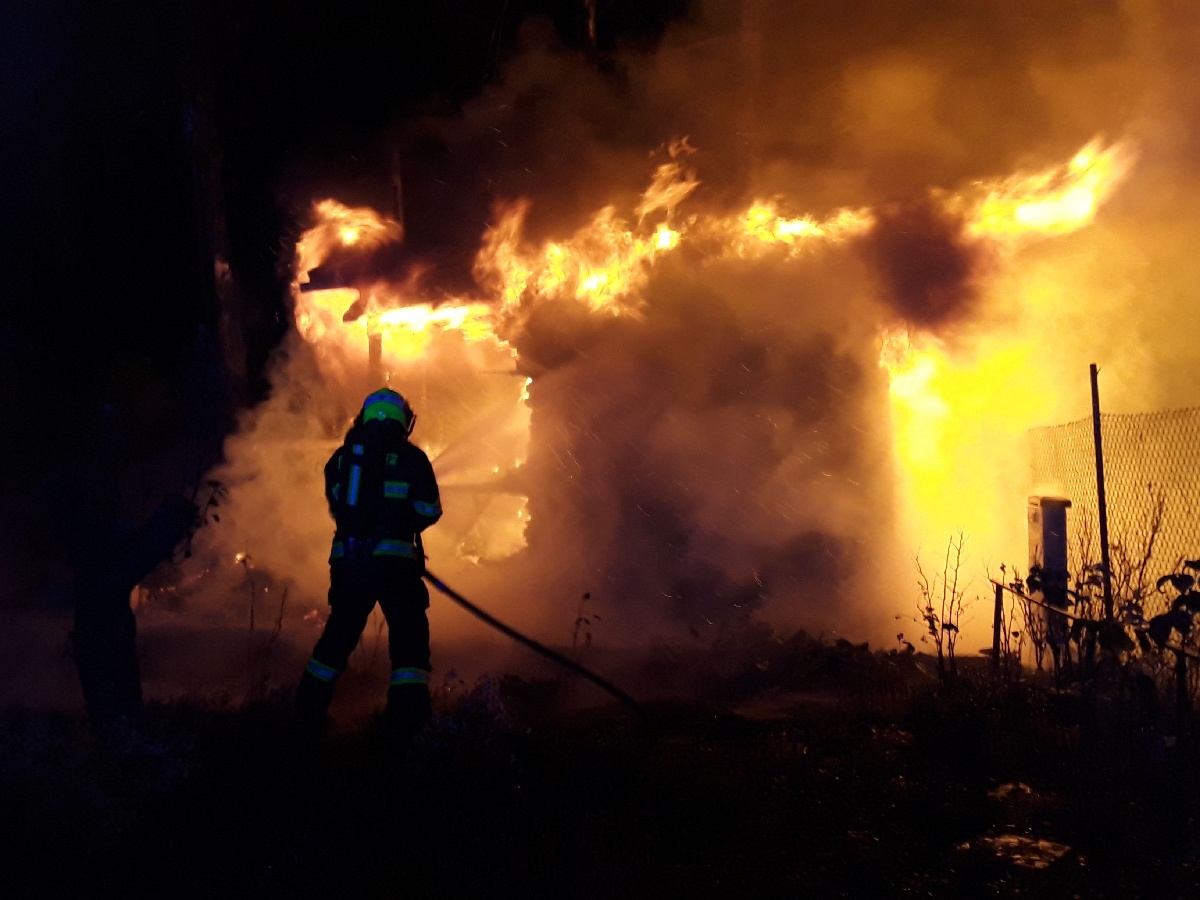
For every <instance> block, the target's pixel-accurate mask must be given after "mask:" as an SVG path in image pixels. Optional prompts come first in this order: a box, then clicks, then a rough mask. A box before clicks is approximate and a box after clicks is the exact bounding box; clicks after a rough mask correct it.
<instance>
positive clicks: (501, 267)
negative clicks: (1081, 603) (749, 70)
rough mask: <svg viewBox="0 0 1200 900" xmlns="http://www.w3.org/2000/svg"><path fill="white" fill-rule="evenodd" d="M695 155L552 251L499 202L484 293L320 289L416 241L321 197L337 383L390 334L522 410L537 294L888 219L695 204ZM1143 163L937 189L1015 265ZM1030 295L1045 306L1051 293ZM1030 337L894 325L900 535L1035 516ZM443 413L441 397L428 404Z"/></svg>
mask: <svg viewBox="0 0 1200 900" xmlns="http://www.w3.org/2000/svg"><path fill="white" fill-rule="evenodd" d="M691 154H692V149H691V147H690V146H688V145H687V143H686V141H683V142H678V143H677V144H675V145H673V146H672V148H671V151H670V159H669V161H668V162H665V163H663V164H662V165H660V166H659V168H658V169H657V170H656V172H655V173H654V175H653V177H652V180H651V183H650V185H649V187H648V188H647V190H646V191H645V192H644V194H643V195H642V197H641V199H640V201H639V203H638V204H637V205H636V207H635V208H634V209H633V210H632V211H631V212H632V215H631V216H630V217H629V218H625V217H624V216H622V214H621V213H620V211H619V210H618V209H616V208H615V207H612V206H607V207H604V208H602V209H600V210H599V211H597V212H596V213H595V214H594V215H593V216H592V217H591V218H590V220H589V221H587V222H586V224H584V225H583V226H582V227H580V228H579V229H578V230H576V231H575V232H574V233H573V234H570V235H568V236H566V237H564V238H561V239H559V240H554V241H549V242H546V243H544V244H540V245H538V244H534V243H531V242H530V241H528V240H527V239H526V237H525V230H524V223H525V218H526V215H527V213H528V209H529V207H528V204H527V203H526V202H525V201H523V200H520V201H516V202H512V203H508V204H506V205H503V206H500V207H498V210H497V216H496V220H495V222H494V224H493V225H492V226H491V227H490V228H489V229H488V231H487V232H486V234H485V235H484V238H483V243H482V246H481V248H480V250H479V252H478V255H477V257H476V260H475V264H474V274H475V278H476V281H477V283H478V284H479V286H480V288H481V290H482V293H481V294H480V295H478V296H471V297H451V298H445V297H442V298H436V299H434V298H430V297H427V296H424V295H423V293H422V291H421V286H420V280H419V275H418V276H407V280H402V279H400V278H399V277H397V279H395V280H390V279H384V280H379V279H369V280H367V281H366V282H365V283H361V284H344V285H339V286H338V287H336V288H334V289H329V290H307V289H305V288H306V282H307V281H308V273H309V272H310V271H312V270H313V269H316V268H317V267H319V266H323V265H326V264H330V263H336V262H337V260H338V259H339V258H343V257H346V256H355V255H357V254H369V253H371V252H373V251H375V250H377V249H378V248H379V247H381V246H384V245H387V244H388V243H394V242H398V241H400V240H401V239H402V236H403V235H402V229H400V227H399V225H398V224H397V223H395V222H392V221H390V220H388V219H386V218H384V217H382V216H379V215H377V214H376V213H374V212H373V211H371V210H367V209H350V208H347V207H344V206H342V205H340V204H338V203H336V202H335V201H331V200H326V201H322V202H321V203H318V204H317V205H316V206H315V207H314V210H313V213H314V220H315V224H314V225H313V227H312V228H311V229H310V230H309V231H307V232H305V234H304V235H303V237H302V238H301V240H300V243H299V245H298V247H297V279H296V286H295V287H296V290H295V298H296V324H297V328H298V330H299V331H300V333H301V335H303V337H304V338H305V339H306V340H307V341H309V342H310V343H312V344H313V345H315V346H316V348H317V350H318V353H319V355H320V357H321V359H322V361H323V365H324V366H325V368H326V370H327V371H328V372H329V373H330V374H332V375H333V376H334V377H336V378H338V379H342V380H344V381H347V382H350V383H361V382H362V374H363V372H364V371H365V367H366V363H367V360H368V357H369V354H370V353H371V352H372V351H371V350H370V347H371V343H372V340H375V341H376V343H377V346H378V348H379V349H378V350H377V351H376V352H377V353H378V354H379V357H380V359H379V364H380V366H381V371H382V372H383V373H385V374H387V373H390V374H391V376H392V377H393V378H397V379H400V380H402V381H404V382H405V383H406V384H411V383H417V382H420V381H421V379H425V381H428V379H429V374H428V371H427V370H422V371H419V370H420V367H421V366H423V365H425V364H426V363H427V362H428V361H429V360H431V359H435V358H436V359H438V360H439V361H440V362H441V363H445V361H446V360H447V359H449V358H451V357H452V358H453V359H454V361H455V362H454V365H457V366H459V367H465V369H466V370H467V371H470V372H473V373H475V375H476V376H477V377H476V378H475V380H473V381H470V382H469V383H463V382H462V381H461V377H460V376H461V372H462V370H461V369H460V371H458V372H457V373H456V376H455V377H456V378H458V379H459V383H460V391H459V393H458V394H457V395H456V399H455V407H454V408H455V409H456V410H458V411H459V412H461V411H462V410H463V409H464V408H477V407H480V406H481V407H484V408H487V409H492V408H494V407H495V406H496V405H497V404H498V405H500V406H503V405H504V404H506V403H507V404H510V405H511V406H512V408H513V409H519V410H522V411H524V409H525V400H526V399H527V398H528V387H529V385H528V381H527V380H526V379H525V378H524V376H517V375H516V369H515V367H514V360H515V353H514V351H513V349H512V348H511V347H510V345H509V344H508V342H507V341H506V340H505V337H504V335H505V334H507V333H509V332H508V331H507V329H508V328H511V327H513V326H514V324H515V325H519V324H520V323H521V322H522V321H523V320H524V319H525V318H526V317H527V316H528V315H529V314H530V313H531V311H532V310H534V309H535V308H537V307H538V306H539V305H540V304H543V303H550V302H567V303H575V304H580V305H581V306H582V307H583V308H585V309H587V310H589V311H591V312H593V313H596V314H601V315H612V316H637V315H638V314H639V311H640V309H641V307H642V303H643V302H644V301H643V292H644V288H645V287H646V285H647V284H648V283H649V281H650V279H651V277H652V274H653V272H654V269H655V266H656V265H657V263H658V262H659V260H661V259H662V258H664V257H665V256H667V255H669V254H672V253H675V252H677V251H678V250H679V248H680V247H683V246H688V247H689V248H691V250H692V251H693V252H694V254H695V256H696V258H697V259H698V260H700V261H701V262H703V260H706V259H708V260H713V259H732V258H737V259H762V258H769V257H776V258H788V257H792V256H796V255H798V254H802V253H808V252H812V251H815V250H817V249H819V248H821V247H824V246H828V245H831V244H838V243H845V242H852V241H854V240H857V239H859V238H862V237H864V236H867V235H869V234H870V233H871V231H872V229H873V228H874V226H875V223H876V215H875V213H874V211H873V210H871V209H869V208H844V209H839V210H834V211H832V212H830V213H827V214H825V215H823V216H815V215H811V214H804V213H801V212H798V211H795V209H794V208H793V207H792V204H790V203H789V202H788V201H787V199H786V198H779V197H773V198H756V199H754V200H752V201H751V202H750V203H749V204H748V205H746V206H745V207H743V208H742V209H735V210H733V211H726V212H718V213H714V212H707V213H706V212H703V211H692V212H688V213H687V214H684V212H683V210H684V209H685V207H686V206H687V205H688V204H695V196H696V189H697V187H698V186H699V180H698V178H697V177H696V174H695V172H694V170H693V169H692V168H691V167H690V158H691ZM1132 161H1133V153H1132V151H1131V149H1130V147H1129V146H1128V145H1127V144H1124V143H1113V144H1107V145H1106V144H1104V143H1103V142H1101V141H1099V140H1096V141H1092V142H1091V143H1089V144H1087V145H1086V146H1085V147H1083V148H1082V149H1081V150H1080V151H1079V152H1078V153H1076V154H1075V155H1074V156H1072V157H1071V158H1070V159H1069V160H1068V161H1067V162H1065V163H1062V164H1058V165H1054V166H1052V167H1049V168H1047V169H1045V170H1043V171H1038V172H1032V173H1018V174H1016V175H1012V176H1008V177H1005V178H1001V179H997V180H994V181H990V182H980V183H976V184H972V185H968V186H967V187H966V188H965V189H964V190H962V191H959V192H957V193H947V192H935V193H933V194H932V195H931V198H932V200H933V202H934V203H936V204H940V206H941V207H942V208H944V209H945V210H946V211H947V212H948V213H952V214H953V216H954V217H955V218H956V220H958V221H961V222H963V223H964V224H963V229H964V240H968V241H972V242H976V243H978V244H980V245H986V246H987V247H989V248H991V251H992V252H993V254H994V255H996V256H997V257H1000V258H1007V257H1008V256H1010V255H1011V254H1013V253H1015V252H1016V251H1017V250H1019V249H1020V248H1021V247H1023V246H1025V245H1027V244H1028V243H1030V242H1032V241H1035V240H1039V239H1044V238H1048V237H1054V236H1058V235H1064V234H1068V233H1070V232H1073V231H1075V230H1078V229H1080V228H1082V227H1084V226H1086V225H1088V224H1089V223H1090V222H1092V220H1093V219H1094V217H1095V216H1096V214H1097V211H1098V210H1099V208H1100V207H1101V205H1102V204H1103V203H1104V201H1105V200H1106V199H1107V198H1108V197H1109V196H1111V195H1112V193H1113V192H1114V191H1115V190H1116V189H1117V187H1118V186H1119V185H1120V184H1121V182H1122V180H1123V179H1124V177H1125V176H1126V174H1127V173H1128V172H1129V170H1130V167H1131V165H1132ZM1026 300H1027V302H1029V303H1036V302H1044V301H1043V300H1042V299H1041V298H1040V297H1039V296H1031V297H1028V298H1026ZM1018 331H1019V330H1018ZM1018 331H1013V332H1012V334H1005V333H1003V332H996V333H992V334H985V335H977V336H975V338H974V339H973V340H971V341H968V342H965V343H961V344H958V345H950V344H947V343H945V342H944V341H943V340H942V339H941V338H939V337H937V336H936V335H933V334H926V333H920V332H916V331H910V330H906V329H905V328H903V327H899V328H897V327H895V326H887V327H886V328H885V329H884V330H883V332H882V333H881V336H880V339H881V343H882V350H881V353H880V365H881V366H883V367H884V369H885V370H886V371H887V373H888V376H889V381H890V396H891V404H892V414H893V427H894V447H895V454H896V460H897V471H898V480H899V492H900V496H899V498H898V499H899V505H900V508H901V510H902V520H903V523H904V533H903V538H902V539H903V540H904V541H905V542H907V543H908V544H909V545H910V546H911V547H913V548H915V547H916V546H918V545H921V544H932V543H934V542H937V543H941V542H944V541H945V539H946V537H947V535H948V534H949V533H952V532H954V531H957V530H959V529H965V530H967V531H968V532H970V535H971V537H972V538H974V539H975V540H976V544H977V545H978V544H980V543H982V544H984V545H988V544H989V542H991V546H992V547H993V549H992V550H991V551H990V552H991V553H993V554H995V557H994V558H996V559H1000V558H1002V556H1003V554H1006V553H1009V552H1010V551H1011V550H1012V547H1013V546H1014V545H1013V542H1012V538H1013V535H1012V534H1011V533H1010V534H1008V536H1007V537H1006V538H1002V537H1001V536H1000V532H1001V530H1002V529H1001V527H1000V525H998V524H996V523H995V522H994V521H993V520H994V519H995V517H994V515H993V513H994V511H995V510H996V509H997V508H999V506H1001V505H1004V504H1008V505H1011V506H1013V507H1014V509H1017V510H1018V511H1019V509H1020V504H1019V498H1017V499H1015V498H1013V497H1012V496H1000V492H1001V491H1002V490H1005V491H1007V490H1008V489H1009V488H1010V487H1011V484H1010V480H1006V478H1005V477H1001V476H999V475H998V474H997V470H998V469H999V468H1004V466H1005V465H1008V466H1009V467H1010V468H1011V466H1012V465H1013V461H1012V459H1011V458H1010V459H1008V460H1001V459H998V455H997V454H998V450H997V448H998V447H1001V446H1003V447H1004V448H1005V450H1004V451H1003V452H1004V453H1008V454H1009V456H1010V457H1011V455H1012V454H1011V452H1010V450H1011V446H1012V440H1013V438H1014V435H1017V434H1019V433H1020V432H1022V431H1023V430H1024V429H1025V428H1028V427H1029V426H1030V425H1031V424H1034V423H1035V422H1036V421H1038V419H1039V417H1041V416H1042V415H1044V414H1045V413H1046V411H1047V406H1046V404H1045V403H1044V402H1041V401H1040V400H1039V398H1040V397H1041V396H1042V394H1043V393H1044V391H1042V388H1041V385H1040V383H1039V381H1038V379H1037V378H1036V377H1035V376H1034V375H1033V374H1032V368H1033V366H1032V364H1033V362H1034V360H1033V359H1032V355H1033V353H1034V352H1035V351H1034V348H1033V345H1031V344H1030V342H1029V341H1027V340H1022V339H1021V338H1020V337H1019V336H1018ZM451 346H453V350H452V351H451ZM498 372H509V373H511V375H512V377H511V378H510V379H509V380H508V384H509V385H510V386H509V387H508V388H505V389H503V390H497V389H496V388H495V386H494V384H493V386H492V387H490V388H488V389H487V390H485V391H484V392H483V393H484V396H483V399H482V401H480V399H479V398H478V397H474V398H473V399H470V398H468V395H469V394H470V393H471V392H473V391H478V390H481V389H482V388H481V385H482V384H483V383H484V381H486V380H487V379H486V378H483V376H482V373H489V374H490V375H491V376H494V375H495V374H496V373H498ZM464 385H465V386H464ZM441 399H445V397H444V396H442V397H441ZM436 408H437V407H436V404H432V409H431V410H430V412H431V413H434V411H435V410H436ZM435 415H436V414H435ZM522 416H523V418H522V419H521V421H522V423H523V424H522V428H523V437H522V438H521V439H520V440H516V441H514V442H513V443H511V445H506V446H505V448H504V449H503V451H502V452H501V453H500V454H499V456H502V457H504V459H503V461H502V462H501V461H498V460H493V459H492V458H491V457H489V458H488V459H487V461H486V463H484V462H480V464H479V465H475V466H473V467H472V466H471V465H468V466H467V467H466V468H467V469H471V472H470V475H469V477H468V478H467V480H472V479H476V480H477V479H478V478H479V477H480V476H481V475H484V476H491V477H494V478H495V479H496V480H497V481H500V480H502V479H503V478H504V477H506V475H507V474H508V473H510V472H511V471H512V470H513V468H514V467H518V466H520V465H521V463H522V462H523V460H524V459H525V452H526V449H527V441H528V416H527V413H526V412H522ZM460 431H461V429H460ZM998 435H1002V436H1003V439H1002V440H1000V439H999V438H998V437H997V436H998ZM458 437H459V432H458V431H456V430H455V429H453V428H451V427H449V426H448V425H445V424H440V425H438V426H437V427H435V428H433V429H432V431H431V432H425V433H423V439H424V440H426V441H427V442H428V443H429V446H430V450H431V452H432V453H433V454H434V455H435V456H436V455H437V454H438V453H442V452H444V451H446V450H447V449H448V448H451V447H453V446H454V444H455V441H456V440H457V439H458ZM495 455H496V454H493V456H495ZM464 471H465V470H464ZM464 477H466V476H464ZM1013 490H1020V488H1019V487H1014V488H1013ZM501 518H503V521H504V526H503V527H504V528H507V529H508V530H509V531H510V532H511V531H512V529H513V526H514V524H515V523H518V522H519V523H520V528H521V529H523V527H524V523H525V521H526V520H527V515H526V513H525V512H524V510H523V507H520V508H517V510H516V511H515V512H514V511H513V509H507V508H506V509H505V511H504V512H503V516H502V517H501ZM499 521H500V519H497V522H499ZM477 525H478V523H476V526H473V527H476V532H478V531H479V529H478V527H477ZM488 527H489V528H491V527H493V526H488ZM494 527H496V528H500V527H501V526H500V525H499V524H496V525H495V526H494ZM485 530H486V529H485ZM1008 531H1009V532H1011V531H1012V529H1011V528H1010V529H1008ZM1017 535H1018V537H1019V529H1018V530H1017ZM460 537H462V536H461V535H460ZM481 545H489V546H490V545H494V546H496V547H502V548H503V552H511V551H512V550H513V549H515V548H516V547H518V546H519V545H520V541H519V540H514V539H511V538H510V539H503V540H492V539H490V538H488V537H486V536H483V535H481V533H476V535H475V538H473V539H472V541H468V540H466V539H465V538H464V539H462V540H461V541H460V544H459V546H458V548H457V549H458V550H459V552H460V555H465V556H468V557H471V558H475V557H477V556H479V555H481V554H479V553H478V552H476V550H475V549H471V547H478V546H481ZM464 548H466V549H464ZM503 552H500V555H503ZM483 555H486V554H483Z"/></svg>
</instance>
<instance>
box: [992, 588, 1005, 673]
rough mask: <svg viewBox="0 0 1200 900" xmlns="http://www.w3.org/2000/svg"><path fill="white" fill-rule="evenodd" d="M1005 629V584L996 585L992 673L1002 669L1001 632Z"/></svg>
mask: <svg viewBox="0 0 1200 900" xmlns="http://www.w3.org/2000/svg"><path fill="white" fill-rule="evenodd" d="M1003 630H1004V585H1002V584H998V585H996V612H995V615H994V616H993V617H992V673H993V674H996V673H998V672H999V671H1000V632H1001V631H1003Z"/></svg>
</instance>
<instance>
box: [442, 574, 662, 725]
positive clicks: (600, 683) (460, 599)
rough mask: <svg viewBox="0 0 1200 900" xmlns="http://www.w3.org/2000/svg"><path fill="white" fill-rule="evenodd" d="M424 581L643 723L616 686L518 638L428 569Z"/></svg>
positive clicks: (529, 640)
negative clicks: (612, 700) (575, 676)
mask: <svg viewBox="0 0 1200 900" xmlns="http://www.w3.org/2000/svg"><path fill="white" fill-rule="evenodd" d="M425 580H426V581H428V582H429V583H430V584H432V585H433V586H434V587H435V588H437V589H438V590H439V591H441V592H442V593H443V594H445V595H446V596H447V597H449V598H450V599H451V600H453V601H454V602H455V603H457V604H458V605H459V606H461V607H462V608H463V609H465V610H466V611H467V612H469V613H470V614H471V615H473V616H474V617H475V618H477V619H480V620H481V621H483V622H485V623H486V624H488V625H490V626H491V627H492V628H495V629H496V630H497V631H499V632H500V633H501V634H503V635H505V636H506V637H509V638H512V639H513V640H514V641H516V642H517V643H518V644H523V645H524V646H526V647H528V648H529V649H530V650H532V651H534V652H535V653H538V654H540V655H542V656H544V657H545V658H546V659H548V660H550V661H551V662H553V663H556V664H558V665H560V666H562V667H563V668H564V669H567V670H569V671H571V672H574V673H575V674H576V675H580V676H582V677H583V678H586V679H587V680H588V681H590V682H591V683H592V684H594V685H596V687H598V688H600V690H602V691H604V692H605V693H606V694H609V695H610V696H612V697H615V698H616V699H617V700H619V701H620V702H621V703H622V704H623V705H625V706H627V707H628V708H629V709H631V710H632V711H633V712H634V714H636V715H637V717H638V719H639V720H644V719H645V712H644V710H643V709H642V707H641V706H640V705H639V704H638V702H637V701H636V700H634V699H633V698H632V697H630V696H629V695H628V694H627V693H625V692H624V691H623V690H621V689H620V688H619V687H617V686H616V685H615V684H613V683H612V682H611V681H609V680H607V679H606V678H602V677H601V676H599V675H597V674H596V673H595V672H593V671H591V670H590V669H588V668H585V667H584V666H581V665H580V664H579V663H577V662H575V661H574V660H573V659H568V658H567V657H565V656H563V655H562V654H561V653H558V652H557V651H555V650H551V649H550V648H549V647H547V646H545V645H544V644H539V643H538V642H537V641H535V640H534V639H533V638H531V637H528V636H526V635H524V634H521V632H519V631H517V630H516V629H515V628H513V627H511V626H509V625H505V624H504V623H503V622H501V621H500V620H499V619H497V618H496V617H495V616H493V615H491V614H490V613H488V612H485V611H484V610H482V609H480V608H479V607H478V606H476V605H475V604H474V603H472V602H471V601H470V600H468V599H467V598H466V597H464V596H463V595H462V594H460V593H458V591H456V590H454V589H453V588H452V587H450V586H449V585H448V584H446V582H444V581H442V580H441V579H440V578H438V577H437V576H436V575H434V574H433V573H432V572H430V571H429V570H428V569H426V570H425Z"/></svg>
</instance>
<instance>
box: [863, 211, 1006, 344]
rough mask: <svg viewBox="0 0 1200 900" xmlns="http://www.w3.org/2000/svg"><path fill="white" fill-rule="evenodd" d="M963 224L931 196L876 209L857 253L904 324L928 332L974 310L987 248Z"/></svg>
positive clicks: (884, 297)
mask: <svg viewBox="0 0 1200 900" xmlns="http://www.w3.org/2000/svg"><path fill="white" fill-rule="evenodd" d="M963 225H964V223H963V221H962V219H961V218H960V217H959V216H957V215H954V214H952V213H949V212H947V211H945V210H944V209H942V208H941V207H939V206H938V205H936V204H935V203H934V202H933V201H932V200H929V201H923V202H916V203H906V204H899V205H894V206H891V207H886V208H884V209H882V210H880V211H879V212H878V213H877V214H876V219H875V225H874V227H873V228H872V229H871V231H870V233H869V234H868V235H867V236H866V237H865V238H864V239H863V240H862V243H861V250H862V254H863V257H864V259H866V261H867V262H868V264H869V265H870V266H871V268H872V270H873V271H874V272H875V274H876V277H877V278H878V282H879V290H880V295H881V296H882V298H883V299H884V301H885V302H886V303H887V304H888V305H889V306H891V308H892V309H893V310H894V311H895V312H896V314H897V315H898V316H899V317H900V318H901V319H902V320H903V321H904V322H905V323H906V324H908V325H911V326H914V327H916V328H920V329H922V330H926V331H934V330H937V329H938V328H939V327H941V326H943V325H947V324H951V323H953V322H955V321H960V320H962V319H963V318H965V317H967V316H969V315H971V313H972V312H974V311H975V308H976V306H977V304H978V302H979V288H980V282H981V281H982V278H983V275H984V274H985V273H984V272H983V271H982V267H983V265H984V263H985V262H986V259H987V252H986V250H985V248H984V247H983V246H982V245H981V244H979V243H978V242H975V241H972V240H971V239H969V238H968V237H967V235H966V234H965V233H964V229H963Z"/></svg>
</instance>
